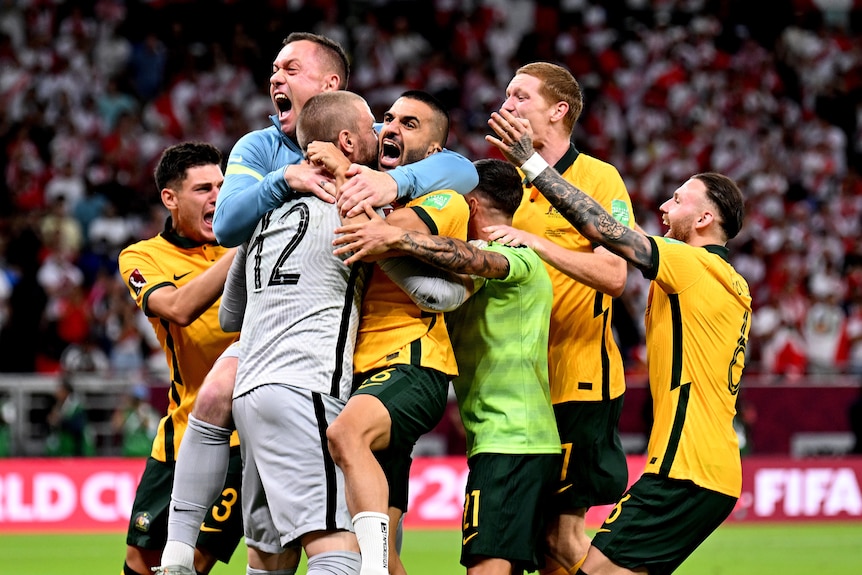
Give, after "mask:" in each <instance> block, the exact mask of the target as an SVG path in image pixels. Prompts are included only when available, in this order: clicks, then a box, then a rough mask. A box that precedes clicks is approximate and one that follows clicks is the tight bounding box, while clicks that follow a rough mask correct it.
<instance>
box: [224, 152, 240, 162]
mask: <svg viewBox="0 0 862 575" xmlns="http://www.w3.org/2000/svg"><path fill="white" fill-rule="evenodd" d="M227 161H228V163H229V164H234V163H236V164H241V163H242V156H240V155H239V154H236V155H234V156H231V157H230V158H228V160H227Z"/></svg>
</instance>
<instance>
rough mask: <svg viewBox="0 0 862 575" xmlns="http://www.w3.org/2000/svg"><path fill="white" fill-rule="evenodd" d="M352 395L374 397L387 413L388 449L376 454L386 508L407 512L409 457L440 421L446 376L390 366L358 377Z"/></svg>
mask: <svg viewBox="0 0 862 575" xmlns="http://www.w3.org/2000/svg"><path fill="white" fill-rule="evenodd" d="M354 387H355V388H356V391H354V393H355V394H368V395H373V396H375V397H376V398H377V399H379V400H380V401H381V402H382V403H383V405H384V406H386V409H387V410H388V411H389V418H390V420H391V421H392V426H391V428H390V431H389V447H387V448H386V449H383V450H381V451H378V452H377V453H376V454H375V455H376V456H377V459H378V461H380V465H381V467H383V472H384V473H385V474H386V479H387V481H388V482H389V505H390V506H392V507H395V508H397V509H400V510H401V511H404V512H406V511H407V499H408V490H407V487H408V484H409V481H410V466H411V464H412V463H413V458H412V457H411V454H412V453H413V446H414V445H416V441H417V440H418V439H419V437H421V436H422V435H424V434H425V433H428V432H429V431H431V430H432V429H434V427H435V426H436V425H437V424H438V423H439V422H440V420H441V419H442V418H443V412H444V411H445V409H446V402H447V401H448V395H449V376H447V375H446V374H445V373H442V372H440V371H437V370H436V369H430V368H427V367H419V366H416V365H393V366H389V367H385V368H381V369H378V370H375V371H370V372H366V373H364V374H360V375H357V378H356V382H355V385H354Z"/></svg>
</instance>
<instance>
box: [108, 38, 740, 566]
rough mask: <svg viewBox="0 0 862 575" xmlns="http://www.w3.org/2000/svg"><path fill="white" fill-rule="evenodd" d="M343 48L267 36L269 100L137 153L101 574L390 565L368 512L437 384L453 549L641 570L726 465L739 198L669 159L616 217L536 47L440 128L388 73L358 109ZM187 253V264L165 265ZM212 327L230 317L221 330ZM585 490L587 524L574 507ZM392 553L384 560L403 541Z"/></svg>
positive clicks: (694, 521)
mask: <svg viewBox="0 0 862 575" xmlns="http://www.w3.org/2000/svg"><path fill="white" fill-rule="evenodd" d="M348 73H349V66H348V61H347V57H346V55H345V53H344V51H343V49H342V48H341V47H340V46H339V45H338V44H337V43H335V42H333V41H332V40H330V39H328V38H326V37H323V36H319V35H315V34H310V33H293V34H291V35H290V36H288V37H287V38H286V39H285V41H284V45H283V47H282V49H281V51H280V52H279V53H278V55H277V57H276V58H275V60H274V62H273V72H272V75H271V77H270V95H271V99H272V102H273V105H274V107H275V111H276V113H275V115H273V116H271V118H272V120H273V125H272V126H270V127H268V128H266V129H262V130H257V131H254V132H251V133H249V134H246V135H245V136H243V137H242V138H241V139H240V140H239V141H238V142H237V143H236V145H235V146H234V148H233V149H232V150H231V153H230V156H229V157H228V159H227V164H226V168H225V171H224V173H222V168H221V165H222V156H221V153H220V152H219V150H218V149H216V148H214V147H213V146H211V145H209V144H205V143H200V142H187V143H182V144H178V145H175V146H172V147H170V148H168V149H167V150H165V151H164V153H163V154H162V156H161V158H160V160H159V164H158V166H157V168H156V171H155V178H156V185H157V187H158V188H159V189H160V191H161V197H162V201H163V203H164V205H165V207H166V208H167V209H168V210H169V211H170V217H169V218H168V220H167V223H166V226H165V230H164V231H163V232H162V233H161V234H159V235H158V236H156V237H154V238H151V239H147V240H143V241H141V242H138V243H136V244H133V245H132V246H129V247H128V248H126V249H125V250H124V251H123V252H122V253H121V254H120V258H119V264H120V266H119V267H120V271H121V273H122V274H123V277H124V278H125V279H126V280H127V281H128V284H129V289H130V291H131V294H132V296H133V297H134V298H135V300H136V301H137V303H138V305H139V306H140V307H141V309H142V310H143V311H144V312H145V313H146V315H147V316H148V317H149V318H150V321H151V323H152V325H153V328H154V329H155V331H156V334H157V336H158V337H159V340H160V341H161V343H162V346H163V348H164V350H165V354H166V356H167V361H168V365H169V366H170V370H171V397H170V406H169V409H168V415H167V416H166V417H165V418H163V420H162V422H161V425H160V428H159V434H158V436H157V438H156V440H155V442H154V446H153V451H152V454H151V457H150V458H149V459H148V462H147V467H146V469H145V472H144V475H143V477H142V478H141V482H140V485H139V487H138V491H137V495H136V499H135V502H134V506H133V510H132V517H131V519H130V523H129V531H128V536H127V543H128V547H127V553H126V561H125V565H124V573H126V574H127V575H133V574H135V573H137V574H139V575H145V573H147V572H149V571H151V570H152V571H156V572H157V573H163V574H183V575H193V574H194V573H195V572H197V573H208V572H209V571H210V569H211V568H212V566H213V565H214V564H215V562H216V561H218V560H220V561H223V562H225V563H226V562H228V561H229V559H230V557H231V555H232V554H233V551H234V550H235V548H236V546H237V544H238V542H239V539H240V537H242V536H244V537H245V542H246V544H247V547H248V564H247V568H246V573H248V574H264V573H269V574H273V575H289V574H292V573H295V572H296V569H297V566H298V565H299V560H300V556H301V553H302V552H303V551H304V552H305V554H306V556H307V565H308V571H307V572H308V573H309V574H340V575H347V574H361V575H385V574H388V573H392V574H403V573H407V569H405V565H403V564H402V563H401V560H400V558H399V555H398V548H397V547H398V546H397V545H396V541H397V538H396V532H397V530H398V526H399V525H400V520H401V518H402V515H403V514H404V513H405V512H406V511H407V503H408V479H409V472H410V464H411V453H412V450H413V447H414V445H415V443H416V442H417V440H418V439H419V437H420V436H422V435H423V434H425V433H427V432H428V431H430V430H431V429H432V428H433V427H435V426H436V424H437V423H438V422H439V421H440V419H441V417H442V415H443V412H444V409H445V407H446V402H447V395H448V389H449V385H450V382H451V384H452V385H453V386H454V389H455V393H456V396H457V399H458V407H459V410H460V414H461V419H462V422H463V424H464V428H465V430H466V434H467V458H468V459H467V461H468V466H469V475H468V479H467V486H466V493H465V500H464V521H463V526H462V528H463V538H462V550H461V563H462V565H464V566H465V567H466V570H467V573H468V574H472V575H480V574H482V575H484V574H498V573H499V574H510V573H521V572H523V571H536V570H539V571H540V572H541V573H543V574H560V575H562V574H571V575H574V574H578V573H580V574H584V575H602V574H612V573H649V574H651V575H654V574H667V573H671V572H673V571H674V570H675V569H676V568H677V567H678V566H679V565H680V564H681V563H682V562H683V561H684V560H685V559H686V557H688V556H689V555H690V554H691V552H692V551H693V550H694V549H695V548H696V547H697V546H698V545H699V544H700V543H701V542H702V541H703V540H704V539H705V538H706V537H707V536H708V535H709V534H710V533H711V532H712V531H713V530H715V528H717V527H718V525H720V524H721V523H722V521H724V519H725V518H726V517H727V516H728V515H729V514H730V512H731V511H732V509H733V507H734V505H735V503H736V500H737V498H738V497H739V495H740V490H741V465H740V458H739V447H738V444H737V438H736V433H735V432H734V430H733V427H732V420H733V416H734V414H735V404H736V395H737V393H738V390H739V384H740V378H741V374H742V369H743V365H744V359H745V351H746V343H747V340H748V330H749V326H750V324H751V321H750V320H751V318H750V314H751V297H750V295H749V290H748V285H747V284H746V282H745V280H744V279H743V278H742V277H741V276H740V275H739V274H738V273H737V272H736V271H735V270H734V269H733V267H732V266H731V265H730V264H729V263H728V250H727V248H726V243H727V241H728V240H730V239H731V238H733V237H734V236H736V234H737V233H738V232H739V229H740V227H741V225H742V220H743V215H744V214H743V204H744V201H743V196H742V194H741V192H740V190H739V189H738V188H737V186H736V185H735V183H734V182H733V181H732V180H730V179H729V178H727V177H725V176H723V175H720V174H717V173H702V174H696V175H693V176H692V177H691V178H690V179H689V180H688V181H686V182H685V183H683V184H682V185H681V186H680V187H679V188H678V189H677V190H675V191H674V192H673V195H672V197H671V198H670V199H668V200H667V201H666V202H665V203H664V204H662V205H661V207H660V210H661V214H662V221H663V223H664V224H665V225H666V226H667V228H668V231H667V233H666V234H665V235H664V237H660V236H648V235H646V234H644V233H642V231H641V230H640V229H639V228H638V227H637V226H636V224H635V221H634V216H633V212H632V205H631V200H630V199H629V196H628V193H627V192H626V188H625V185H624V183H623V180H622V178H621V176H620V174H619V173H618V171H617V170H616V169H615V168H614V167H613V166H611V165H610V164H608V163H605V162H603V161H601V160H598V159H596V158H593V157H590V156H588V155H586V154H583V153H580V152H579V151H578V150H577V149H576V148H575V147H574V145H573V144H572V143H571V137H572V131H573V129H574V125H575V122H576V120H577V118H578V116H579V114H580V112H581V109H582V107H583V99H582V94H581V91H580V87H579V85H578V83H577V81H576V80H575V79H574V78H573V77H572V75H571V74H570V73H569V72H568V71H567V70H566V69H564V68H562V67H560V66H558V65H555V64H551V63H545V62H536V63H531V64H527V65H525V66H523V67H521V68H519V69H518V70H517V71H516V73H515V76H514V77H513V78H512V80H511V81H510V83H509V85H508V87H507V89H506V94H505V100H504V102H503V104H502V106H501V108H500V109H499V111H498V112H494V113H493V114H492V115H491V117H490V119H489V121H488V124H489V126H490V128H491V130H492V132H493V135H489V136H486V139H487V140H488V142H489V143H491V144H493V145H494V146H495V147H496V149H498V150H499V151H500V152H501V154H502V157H504V158H505V159H506V161H504V160H501V159H480V160H477V161H475V162H472V163H471V162H470V161H469V160H467V159H465V158H464V157H462V156H461V155H459V154H456V153H454V152H451V151H448V150H446V149H445V144H446V141H447V137H448V132H449V117H448V113H447V111H446V110H445V108H443V107H442V106H441V105H440V104H439V102H437V100H436V99H435V98H434V97H433V96H431V95H430V94H427V93H425V92H422V91H417V90H412V91H408V92H405V93H404V94H402V95H401V96H400V97H399V98H398V99H397V100H396V101H395V102H394V103H393V104H392V106H391V107H390V108H389V110H388V111H387V112H386V113H385V114H384V116H383V122H382V124H377V123H376V122H375V118H374V117H373V115H372V113H371V110H370V109H369V106H368V104H367V103H366V102H365V100H364V99H363V98H362V97H360V96H358V95H356V94H355V93H352V92H349V91H347V90H346V89H347V80H348ZM629 263H630V264H632V265H633V266H635V267H636V268H637V269H638V270H640V271H641V272H642V273H643V275H644V277H646V278H648V279H650V280H652V281H651V285H650V292H649V300H648V305H647V311H646V314H645V318H644V321H645V327H646V334H647V356H648V357H647V361H648V367H649V378H650V389H651V393H652V397H653V405H654V408H653V417H654V424H653V427H652V431H651V434H650V438H649V444H648V452H647V464H646V467H645V469H644V472H643V475H642V476H641V477H640V478H639V479H638V480H637V481H636V482H635V483H634V484H633V485H632V486H631V487H628V473H627V466H626V459H625V454H624V453H623V450H622V446H621V443H620V440H619V435H618V422H619V418H620V414H621V411H622V405H623V397H624V392H625V381H624V372H623V362H622V358H621V355H620V352H619V350H618V347H617V345H616V343H615V341H614V336H613V332H612V329H611V313H612V301H613V298H614V297H618V296H619V295H621V294H622V292H623V289H624V287H625V280H626V275H627V266H628V264H629ZM189 270H192V273H190V274H188V275H183V274H184V272H186V271H189ZM240 331H241V333H240ZM607 504H615V507H614V508H613V511H612V512H611V513H610V514H609V516H608V517H607V519H606V520H605V522H604V524H603V525H602V527H601V528H600V529H599V530H598V532H597V533H596V534H595V535H594V536H593V537H592V539H591V538H590V537H589V536H588V534H587V533H586V531H585V525H584V520H585V515H586V511H587V509H588V508H589V507H591V506H594V505H607ZM407 567H409V566H407Z"/></svg>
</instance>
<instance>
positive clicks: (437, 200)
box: [421, 194, 449, 210]
mask: <svg viewBox="0 0 862 575" xmlns="http://www.w3.org/2000/svg"><path fill="white" fill-rule="evenodd" d="M448 203H449V196H448V195H446V194H434V195H433V196H431V197H430V198H425V199H424V200H423V201H422V204H421V205H423V206H428V207H430V208H437V209H438V210H442V209H443V208H445V207H446V204H448Z"/></svg>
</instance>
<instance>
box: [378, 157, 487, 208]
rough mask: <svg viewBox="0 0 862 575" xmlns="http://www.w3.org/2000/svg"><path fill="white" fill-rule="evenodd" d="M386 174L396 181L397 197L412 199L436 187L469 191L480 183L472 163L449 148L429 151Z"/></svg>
mask: <svg viewBox="0 0 862 575" xmlns="http://www.w3.org/2000/svg"><path fill="white" fill-rule="evenodd" d="M387 173H388V174H389V175H390V176H392V178H393V179H394V180H395V183H397V184H398V199H399V200H406V199H411V200H412V199H415V198H418V197H419V196H424V195H425V194H427V193H429V192H433V191H436V190H455V191H456V192H458V193H459V194H469V193H470V192H472V191H473V189H474V188H475V187H476V186H477V185H478V184H479V174H478V173H477V172H476V166H474V165H473V162H471V161H470V160H468V159H467V158H465V157H464V156H462V155H461V154H459V153H457V152H453V151H451V150H443V151H441V152H438V153H436V154H431V155H430V156H428V157H427V158H424V159H422V160H420V161H418V162H416V163H414V164H409V165H407V166H398V167H397V168H395V169H393V170H390V171H388V172H387Z"/></svg>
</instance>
